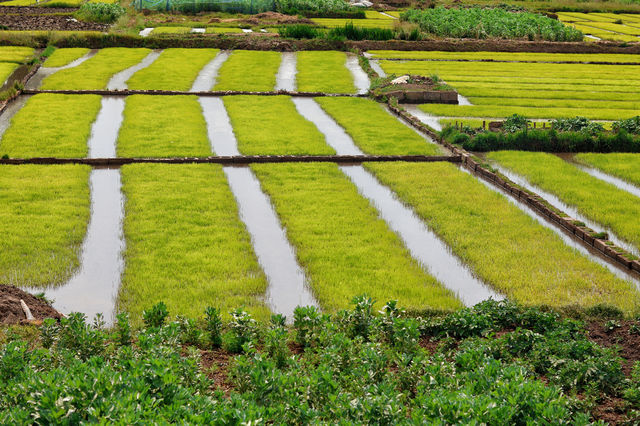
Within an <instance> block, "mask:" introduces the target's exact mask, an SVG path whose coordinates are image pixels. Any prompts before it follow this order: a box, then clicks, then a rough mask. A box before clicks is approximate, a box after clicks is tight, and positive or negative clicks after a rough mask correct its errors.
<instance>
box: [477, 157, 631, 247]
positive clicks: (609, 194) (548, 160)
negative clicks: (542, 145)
mask: <svg viewBox="0 0 640 426" xmlns="http://www.w3.org/2000/svg"><path fill="white" fill-rule="evenodd" d="M487 157H488V158H489V159H491V160H494V161H497V162H498V163H500V164H501V165H503V166H504V167H507V168H508V169H510V170H513V171H514V172H515V173H518V174H520V175H522V176H524V177H525V178H526V179H527V180H528V181H529V182H530V183H532V184H533V185H536V186H538V187H540V188H541V189H543V190H545V191H548V192H550V193H553V194H555V195H556V196H558V197H559V198H560V199H561V200H562V201H564V202H565V203H567V204H569V205H571V206H575V207H576V208H577V209H578V210H579V211H580V213H582V214H584V215H585V216H586V217H588V218H590V219H591V220H593V221H595V222H597V223H599V224H601V225H603V226H605V227H607V228H609V229H611V230H612V231H613V232H615V233H616V234H617V235H618V236H619V237H620V238H623V239H625V240H627V241H628V242H630V243H631V244H633V245H634V246H635V247H640V221H638V217H640V203H639V202H638V198H637V197H635V196H633V195H632V194H630V193H628V192H626V191H624V190H622V189H618V188H616V187H615V186H614V185H612V184H610V183H607V182H604V181H602V180H600V179H598V178H595V177H593V176H591V175H589V174H588V173H586V172H583V171H582V170H580V169H578V168H577V167H576V166H574V165H573V164H570V163H568V162H566V161H564V160H562V159H560V158H558V157H556V156H555V155H551V154H545V153H532V152H513V151H501V152H492V153H489V154H488V155H487Z"/></svg>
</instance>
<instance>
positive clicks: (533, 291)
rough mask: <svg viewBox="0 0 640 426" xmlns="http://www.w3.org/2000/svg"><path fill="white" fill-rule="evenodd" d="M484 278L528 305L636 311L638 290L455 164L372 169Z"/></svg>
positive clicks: (406, 165) (375, 167) (370, 165)
mask: <svg viewBox="0 0 640 426" xmlns="http://www.w3.org/2000/svg"><path fill="white" fill-rule="evenodd" d="M366 167H367V168H368V169H370V170H371V171H373V172H374V173H375V174H376V176H377V177H378V178H379V179H380V180H381V181H382V182H383V183H384V184H386V185H388V186H389V187H390V188H391V189H392V190H394V191H395V192H396V194H398V196H399V197H400V199H401V200H403V201H404V202H406V203H408V204H409V205H411V206H412V207H413V208H414V209H415V211H416V213H417V214H418V215H420V216H421V217H422V218H423V219H424V220H425V222H426V223H428V224H429V226H430V227H431V229H433V230H434V232H436V233H437V234H438V235H440V237H441V238H442V239H443V240H444V241H445V242H446V243H447V244H448V245H449V246H450V247H451V248H452V250H453V252H454V253H456V254H457V255H458V256H459V257H460V258H461V259H463V260H464V261H466V262H467V263H468V264H469V265H470V266H471V267H472V268H473V270H474V271H475V272H476V273H477V274H478V276H479V277H480V278H482V279H483V280H485V282H487V283H489V284H491V285H492V286H493V287H494V288H495V289H497V290H498V291H501V292H502V293H503V294H505V295H506V296H507V297H508V298H510V299H512V300H516V301H518V302H520V303H523V304H527V305H541V304H542V305H549V306H555V307H562V306H569V305H577V306H581V307H588V306H593V305H597V304H600V303H605V304H611V305H615V306H618V307H619V308H621V309H622V310H624V311H625V312H626V313H628V314H631V313H635V311H636V310H637V308H638V306H639V305H638V304H639V303H640V294H639V293H638V291H637V290H636V288H635V286H634V285H633V284H631V283H628V282H625V281H623V280H621V279H619V278H617V277H616V276H615V275H613V274H612V273H610V272H609V271H608V270H607V269H605V268H604V267H602V266H600V265H598V264H596V263H594V262H592V261H590V260H589V259H588V258H587V257H585V256H583V255H581V254H580V253H578V252H577V251H575V250H573V249H570V248H568V247H567V246H566V245H565V244H564V243H563V242H562V240H561V239H560V238H559V237H558V236H557V235H556V234H555V233H554V232H553V231H551V230H549V229H546V228H544V227H542V226H540V225H538V224H537V222H536V221H535V220H534V219H532V218H530V217H529V216H527V215H526V214H525V213H523V212H521V211H520V210H519V209H518V208H517V207H516V206H513V205H512V204H510V203H509V202H508V201H507V200H505V198H504V197H503V196H502V195H500V194H497V193H495V192H493V191H491V190H490V189H488V188H486V187H485V186H484V185H482V184H481V183H480V182H478V181H477V180H476V179H475V178H473V177H472V176H469V175H467V174H465V173H462V172H460V171H459V170H458V169H457V168H456V167H455V166H453V165H451V164H441V163H438V164H402V165H398V164H374V163H371V164H367V165H366Z"/></svg>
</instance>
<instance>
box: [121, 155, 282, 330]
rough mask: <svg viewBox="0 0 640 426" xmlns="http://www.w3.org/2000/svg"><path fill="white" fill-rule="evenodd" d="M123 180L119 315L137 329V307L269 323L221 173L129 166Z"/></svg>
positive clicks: (258, 273) (260, 283)
mask: <svg viewBox="0 0 640 426" xmlns="http://www.w3.org/2000/svg"><path fill="white" fill-rule="evenodd" d="M122 179H123V192H124V194H125V196H126V205H125V211H126V212H127V215H126V217H125V221H124V233H125V239H126V251H125V254H124V256H125V264H126V268H125V271H124V275H123V281H122V287H121V290H120V295H119V306H120V308H121V309H122V310H125V311H127V312H129V314H130V315H131V316H132V318H134V320H135V321H136V322H139V321H140V317H141V314H142V310H143V309H144V307H148V306H151V305H153V304H155V303H158V302H160V301H164V302H165V303H166V304H167V308H168V309H169V311H170V312H171V313H172V314H179V315H187V316H191V317H196V316H200V315H201V314H202V312H204V310H205V308H206V307H207V306H215V307H217V308H218V309H221V310H222V312H223V313H224V314H226V313H227V312H228V311H229V310H230V309H231V308H236V307H244V308H245V309H247V310H248V311H250V312H251V313H252V314H254V315H255V316H256V317H257V318H259V319H263V320H264V319H266V318H268V315H269V313H268V309H267V308H266V307H265V305H264V304H263V302H262V300H261V296H262V295H263V294H264V292H265V291H266V287H267V282H266V278H265V276H264V274H263V272H262V270H261V269H260V267H259V265H258V261H257V259H256V257H255V255H254V253H253V250H252V248H251V240H250V237H249V235H248V233H247V231H246V229H245V227H244V226H243V224H242V222H240V218H239V216H238V208H237V206H236V203H235V200H234V198H233V195H232V194H231V191H230V190H229V187H228V186H227V182H226V180H225V177H224V174H223V173H222V168H221V167H220V166H217V165H185V166H167V165H156V164H153V165H151V164H136V165H128V166H124V167H123V168H122Z"/></svg>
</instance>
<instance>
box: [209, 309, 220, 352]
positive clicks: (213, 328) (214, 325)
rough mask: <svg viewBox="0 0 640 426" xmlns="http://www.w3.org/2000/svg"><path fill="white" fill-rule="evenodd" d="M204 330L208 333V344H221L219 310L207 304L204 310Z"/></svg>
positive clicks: (216, 346)
mask: <svg viewBox="0 0 640 426" xmlns="http://www.w3.org/2000/svg"><path fill="white" fill-rule="evenodd" d="M205 330H206V331H207V333H208V337H209V345H210V346H211V347H212V348H214V349H215V348H219V347H220V346H221V345H222V317H221V316H220V311H219V310H218V309H216V308H213V307H211V306H209V307H208V308H207V309H206V310H205Z"/></svg>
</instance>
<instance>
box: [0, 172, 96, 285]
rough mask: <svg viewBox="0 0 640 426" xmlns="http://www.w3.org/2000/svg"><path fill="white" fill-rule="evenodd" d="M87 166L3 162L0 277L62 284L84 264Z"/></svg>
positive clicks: (23, 282) (26, 282) (14, 281)
mask: <svg viewBox="0 0 640 426" xmlns="http://www.w3.org/2000/svg"><path fill="white" fill-rule="evenodd" d="M89 172H90V168H89V167H87V166H76V165H62V166H57V165H56V166H36V165H23V166H7V165H4V166H0V232H2V235H3V238H2V240H1V241H0V282H1V283H2V284H10V285H15V286H18V287H23V286H24V287H43V286H56V285H60V284H63V283H64V282H66V281H67V280H68V279H69V278H71V275H72V273H73V271H74V270H76V269H77V268H78V267H79V266H80V261H79V254H80V247H81V245H82V240H83V239H84V236H85V232H86V228H87V223H88V221H89V203H90V201H89Z"/></svg>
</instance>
